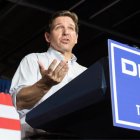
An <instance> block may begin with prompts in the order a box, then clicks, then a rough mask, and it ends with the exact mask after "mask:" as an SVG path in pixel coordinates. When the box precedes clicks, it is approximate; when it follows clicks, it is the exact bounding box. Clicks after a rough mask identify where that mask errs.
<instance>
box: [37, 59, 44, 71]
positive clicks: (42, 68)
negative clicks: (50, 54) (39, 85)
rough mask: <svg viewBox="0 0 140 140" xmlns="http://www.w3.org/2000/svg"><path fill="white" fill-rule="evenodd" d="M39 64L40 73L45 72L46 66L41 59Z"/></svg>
mask: <svg viewBox="0 0 140 140" xmlns="http://www.w3.org/2000/svg"><path fill="white" fill-rule="evenodd" d="M38 64H39V69H40V73H41V74H43V72H44V71H45V67H44V65H43V64H42V62H40V61H38Z"/></svg>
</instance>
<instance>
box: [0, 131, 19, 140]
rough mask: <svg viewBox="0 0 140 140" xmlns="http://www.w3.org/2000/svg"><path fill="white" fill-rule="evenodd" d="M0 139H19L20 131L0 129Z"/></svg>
mask: <svg viewBox="0 0 140 140" xmlns="http://www.w3.org/2000/svg"><path fill="white" fill-rule="evenodd" d="M0 140H21V132H20V131H15V130H7V129H0Z"/></svg>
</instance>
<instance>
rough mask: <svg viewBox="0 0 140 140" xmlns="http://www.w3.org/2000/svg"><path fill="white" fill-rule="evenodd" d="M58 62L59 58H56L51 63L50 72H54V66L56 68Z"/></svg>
mask: <svg viewBox="0 0 140 140" xmlns="http://www.w3.org/2000/svg"><path fill="white" fill-rule="evenodd" d="M56 63H57V60H56V59H54V60H53V61H52V63H51V64H50V66H49V67H48V70H47V71H48V74H51V73H52V72H53V70H54V68H55V66H56Z"/></svg>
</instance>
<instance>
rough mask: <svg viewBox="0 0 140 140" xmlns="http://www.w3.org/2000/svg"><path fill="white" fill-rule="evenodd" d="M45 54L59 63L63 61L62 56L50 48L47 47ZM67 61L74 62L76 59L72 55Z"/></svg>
mask: <svg viewBox="0 0 140 140" xmlns="http://www.w3.org/2000/svg"><path fill="white" fill-rule="evenodd" d="M47 52H48V54H49V55H50V56H52V57H54V58H55V59H57V60H59V61H61V60H64V56H63V55H62V54H61V53H60V52H58V51H57V50H55V49H54V48H52V47H49V48H48V51H47ZM69 61H70V62H76V61H77V57H76V56H75V55H74V54H72V58H71V60H69Z"/></svg>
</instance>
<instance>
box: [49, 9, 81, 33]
mask: <svg viewBox="0 0 140 140" xmlns="http://www.w3.org/2000/svg"><path fill="white" fill-rule="evenodd" d="M61 16H68V17H70V18H71V19H72V20H73V21H74V24H75V31H76V33H78V32H79V27H78V16H77V14H76V13H74V12H70V11H68V10H63V11H57V12H55V13H54V14H52V16H51V18H50V20H49V25H48V27H47V31H48V32H50V31H51V29H52V23H53V21H54V20H55V19H56V18H57V17H61Z"/></svg>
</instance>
